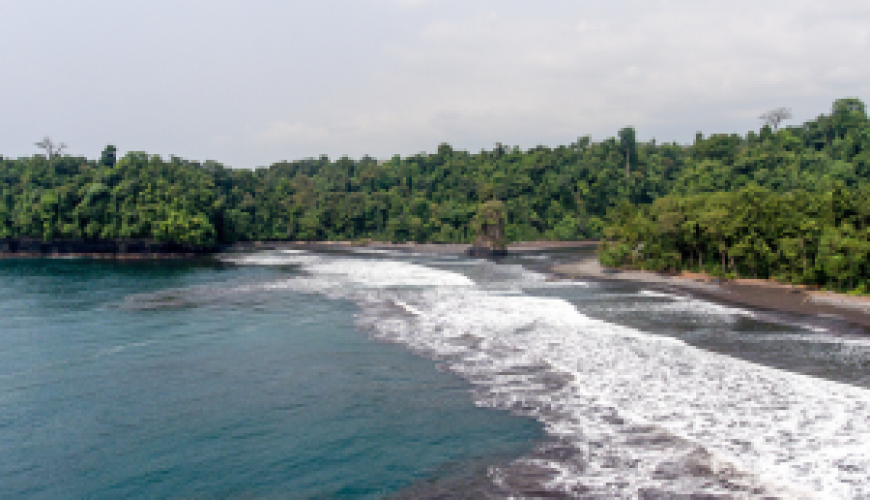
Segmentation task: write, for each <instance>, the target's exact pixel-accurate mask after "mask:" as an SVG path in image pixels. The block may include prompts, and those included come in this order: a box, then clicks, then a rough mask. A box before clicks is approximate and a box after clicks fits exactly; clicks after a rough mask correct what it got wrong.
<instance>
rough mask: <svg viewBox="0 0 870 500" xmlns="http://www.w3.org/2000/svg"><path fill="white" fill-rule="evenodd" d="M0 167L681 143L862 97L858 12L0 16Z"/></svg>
mask: <svg viewBox="0 0 870 500" xmlns="http://www.w3.org/2000/svg"><path fill="white" fill-rule="evenodd" d="M0 19H2V20H3V22H2V24H0V155H3V156H5V157H12V158H16V157H21V156H30V155H32V154H35V153H38V152H39V151H40V150H39V149H38V148H37V147H36V146H35V145H34V143H35V142H38V141H39V140H41V139H42V138H43V137H45V136H49V137H51V138H52V139H53V140H54V141H56V142H63V143H65V144H67V146H68V147H67V150H66V152H67V153H70V154H74V155H83V156H87V157H90V158H94V157H98V156H99V154H100V151H102V149H103V147H104V146H105V145H106V144H114V145H116V146H117V147H118V149H119V151H120V152H126V151H146V152H148V153H152V154H159V155H162V156H164V157H168V156H169V155H175V156H180V157H183V158H188V159H191V160H198V161H205V160H216V161H218V162H220V163H223V164H224V165H227V166H231V167H241V168H253V167H257V166H267V165H270V164H272V163H274V162H277V161H281V160H294V159H300V158H306V157H319V156H320V155H323V154H325V155H329V156H330V158H338V157H340V156H344V155H347V156H350V157H352V158H359V157H361V156H363V155H366V154H367V155H370V156H373V157H375V158H390V157H392V156H393V155H396V154H399V155H402V156H408V155H413V154H416V153H419V152H432V151H434V150H436V149H437V147H438V144H440V143H444V142H446V143H449V144H451V145H452V146H453V147H454V148H456V149H464V150H468V151H472V152H477V151H480V150H481V149H492V148H493V147H494V145H495V143H497V142H501V143H503V144H506V145H510V146H519V147H520V148H522V149H528V148H532V147H535V146H538V145H546V146H551V147H554V146H558V145H561V144H569V143H571V142H573V141H575V140H576V139H577V138H578V137H581V136H585V135H589V136H591V137H592V140H593V141H600V140H603V139H606V138H607V137H612V136H615V135H616V134H617V132H618V130H619V129H620V128H622V127H625V126H633V127H635V128H636V130H637V137H638V139H639V140H643V141H648V140H651V139H656V140H657V141H658V142H672V141H675V142H678V143H683V144H689V143H691V142H692V141H693V140H694V137H695V134H696V132H698V131H701V132H704V133H705V134H711V133H739V134H741V135H742V134H745V133H746V132H747V131H749V130H758V129H759V127H760V126H761V121H760V120H759V119H758V116H759V115H760V114H762V113H763V112H765V111H768V110H770V109H774V108H778V107H789V108H791V110H792V113H793V119H792V120H789V121H787V122H785V123H784V125H798V124H800V123H803V122H804V121H807V120H811V119H813V118H815V117H817V116H818V115H820V114H823V113H829V112H830V109H831V103H832V102H833V101H834V100H835V99H838V98H843V97H858V98H860V99H862V100H864V101H865V102H866V101H867V99H868V97H870V64H867V58H868V55H870V2H868V1H866V0H855V1H853V0H841V1H838V0H830V1H827V2H820V1H818V0H814V1H805V0H788V1H781V0H764V1H758V0H753V1H746V0H730V1H699V0H694V1H690V0H671V1H667V0H640V1H636V0H622V1H620V2H610V1H584V0H534V1H532V0H525V1H521V0H474V1H468V0H464V1H454V0H310V1H305V0H298V1H282V0H245V1H241V0H239V1H226V0H171V1H170V0H124V1H117V0H77V1H75V2H70V1H67V0H3V1H2V2H0Z"/></svg>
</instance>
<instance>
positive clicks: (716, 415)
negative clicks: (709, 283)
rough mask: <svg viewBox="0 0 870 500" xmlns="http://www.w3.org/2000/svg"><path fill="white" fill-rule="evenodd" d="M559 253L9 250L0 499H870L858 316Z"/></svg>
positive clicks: (866, 381)
mask: <svg viewBox="0 0 870 500" xmlns="http://www.w3.org/2000/svg"><path fill="white" fill-rule="evenodd" d="M553 258H557V256H556V255H551V254H547V253H535V254H524V255H520V256H518V257H513V258H510V259H506V260H502V261H499V262H490V261H486V260H470V259H465V258H461V257H457V256H449V255H447V256H433V255H420V254H413V253H407V252H405V253H403V252H389V251H387V252H371V251H365V250H364V251H342V252H335V251H331V252H323V251H321V252H313V251H308V250H304V249H293V250H275V251H266V252H256V253H248V254H238V255H229V256H223V257H222V258H221V260H220V262H217V263H211V264H199V265H194V264H105V263H95V262H57V261H31V262H21V261H19V262H6V263H2V264H0V266H2V267H0V308H2V311H0V314H2V317H3V318H4V319H3V323H2V326H0V345H2V346H3V348H2V350H0V352H2V354H0V367H2V368H0V370H2V371H0V398H2V399H0V404H2V413H0V447H2V449H3V450H4V451H5V450H8V451H9V453H4V454H3V456H2V458H0V493H2V495H0V496H4V497H5V496H19V497H21V496H34V497H40V496H41V497H45V498H58V497H69V498H74V497H82V496H89V497H94V496H96V497H100V496H103V497H105V496H158V497H163V496H174V497H190V496H201V497H202V496H204V497H215V496H218V497H220V496H225V497H226V496H229V497H232V496H249V497H251V496H253V497H264V496H274V497H299V498H308V497H336V496H339V497H382V496H390V495H396V496H400V497H407V498H425V497H456V496H459V497H461V496H465V497H486V496H490V497H496V498H499V497H508V496H543V495H547V496H565V497H583V498H680V497H688V496H689V495H698V494H701V495H708V497H715V498H868V497H870V390H868V386H870V378H868V371H870V342H868V340H867V338H868V337H867V336H866V332H862V331H858V330H854V329H851V330H850V329H846V328H841V326H842V325H839V324H838V323H836V322H827V323H820V322H819V321H818V320H814V319H812V318H801V317H786V316H782V315H779V316H776V315H771V314H769V313H765V312H762V311H752V310H747V309H741V308H735V307H731V306H727V305H722V304H715V303H711V302H708V301H703V300H699V299H695V298H692V297H690V296H686V295H684V294H681V293H674V292H667V291H666V292H662V291H661V290H652V289H648V288H645V287H644V286H642V285H636V284H624V283H623V284H607V283H590V282H579V281H552V280H550V279H548V277H547V276H545V275H544V274H542V273H541V272H538V271H536V269H538V270H540V269H541V268H542V266H544V265H545V264H544V263H545V261H547V260H548V259H553Z"/></svg>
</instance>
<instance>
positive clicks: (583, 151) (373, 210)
mask: <svg viewBox="0 0 870 500" xmlns="http://www.w3.org/2000/svg"><path fill="white" fill-rule="evenodd" d="M778 125H779V121H778V120H773V121H769V122H768V123H767V124H765V125H764V126H763V127H762V128H761V129H760V130H759V131H750V132H748V133H746V134H745V135H739V134H712V135H704V134H702V133H698V134H697V135H696V137H695V140H694V142H693V143H692V144H690V145H685V144H678V143H675V142H672V143H667V142H663V143H657V142H656V141H655V140H651V141H649V142H639V141H637V140H636V132H635V130H634V128H632V127H626V128H623V129H622V130H619V131H618V132H617V134H616V135H615V136H614V137H611V138H607V139H605V140H603V141H600V142H593V141H592V140H591V139H590V138H589V137H588V136H586V137H580V138H579V139H577V140H576V141H575V142H572V143H570V144H566V145H562V146H557V147H546V146H538V147H534V148H531V149H528V150H521V149H520V148H519V147H515V146H513V147H512V146H507V145H502V144H496V145H495V147H494V148H493V149H491V150H482V151H480V152H477V153H472V152H468V151H463V150H456V149H454V148H452V147H451V146H450V145H449V144H441V145H439V146H437V148H436V149H435V150H434V151H432V152H429V153H420V154H416V155H412V156H406V157H401V156H399V155H396V156H394V157H393V158H391V159H389V160H383V159H375V158H371V157H362V158H359V159H352V158H348V157H341V158H338V159H330V158H329V157H327V156H321V157H319V158H306V159H300V160H296V161H281V162H277V163H274V164H272V165H270V166H268V167H261V168H256V169H234V168H230V167H228V166H224V165H222V164H220V163H217V162H214V161H205V162H198V161H192V160H187V159H183V158H178V157H175V156H170V157H168V158H167V157H162V156H160V155H155V154H148V153H145V152H130V153H127V154H126V155H124V156H123V157H120V158H118V157H117V154H116V152H117V149H116V147H115V146H113V145H109V146H107V147H106V148H105V149H104V150H103V152H102V154H101V155H100V156H99V158H96V159H88V158H84V157H77V156H72V155H65V154H61V151H60V150H59V149H58V148H53V147H51V146H52V144H51V143H50V142H49V141H48V140H46V141H44V142H43V143H40V144H39V145H40V146H43V147H44V146H48V147H46V148H45V149H46V152H45V154H36V155H33V156H31V157H27V158H17V159H12V158H3V157H0V240H14V239H40V240H44V241H51V240H74V241H88V240H151V241H163V242H175V243H180V244H184V245H190V246H196V247H206V248H218V247H221V246H223V245H227V244H232V243H236V242H244V241H260V240H281V241H327V240H344V241H362V240H378V241H392V242H435V243H450V242H465V243H467V242H471V241H473V240H474V238H475V229H474V228H475V220H476V219H475V218H476V216H477V215H478V213H479V212H480V211H481V210H483V209H484V208H483V207H488V208H487V210H489V209H491V208H492V207H493V206H497V207H499V209H500V210H502V211H503V213H504V220H505V227H504V237H505V238H506V239H507V241H509V242H512V241H530V240H566V241H567V240H582V239H598V240H600V241H601V244H600V251H599V256H600V259H601V261H602V263H603V264H605V265H607V266H612V267H631V268H637V269H648V270H658V271H682V270H690V271H701V272H706V273H709V274H713V275H716V276H723V277H725V276H744V277H758V278H775V279H778V280H782V281H788V282H793V283H804V284H810V285H819V286H824V287H826V288H831V289H836V290H841V291H855V292H856V293H868V292H870V242H868V240H870V201H868V200H870V123H868V119H867V113H866V108H865V105H864V104H863V103H862V102H861V101H860V100H858V99H855V98H846V99H840V100H837V101H835V102H834V103H833V106H832V108H831V109H830V110H829V111H828V112H827V113H824V114H821V115H820V116H818V118H816V119H814V120H811V121H808V122H806V123H804V124H802V125H795V126H784V127H779V126H778Z"/></svg>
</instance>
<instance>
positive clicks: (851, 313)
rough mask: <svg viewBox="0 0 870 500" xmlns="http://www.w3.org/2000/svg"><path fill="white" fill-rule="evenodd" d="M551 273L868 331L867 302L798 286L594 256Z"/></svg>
mask: <svg viewBox="0 0 870 500" xmlns="http://www.w3.org/2000/svg"><path fill="white" fill-rule="evenodd" d="M551 272H552V273H553V274H555V275H556V276H558V277H561V278H568V279H591V280H603V281H611V280H613V281H634V282H640V283H648V284H650V285H652V286H653V287H655V288H666V289H667V288H670V289H678V290H683V291H687V292H690V293H692V294H695V295H697V296H699V297H703V298H708V299H713V300H715V301H719V302H724V303H728V304H733V305H741V306H749V307H753V308H759V309H765V310H769V311H775V312H786V313H791V314H800V315H809V316H819V317H824V318H828V319H836V320H842V321H846V322H849V323H852V324H854V325H858V326H861V327H865V328H866V327H870V299H868V298H866V297H852V296H848V295H845V294H839V293H833V292H824V291H815V290H809V289H806V288H805V287H801V286H797V285H788V284H782V283H777V282H773V281H767V280H754V279H735V280H716V279H715V278H710V277H707V276H704V275H701V274H690V273H684V274H681V275H668V274H664V273H655V272H650V271H634V270H615V269H605V268H603V267H602V266H601V264H600V263H599V262H598V259H597V257H594V256H593V257H587V258H583V259H580V260H577V261H574V262H569V263H562V264H556V265H554V266H553V267H552V268H551Z"/></svg>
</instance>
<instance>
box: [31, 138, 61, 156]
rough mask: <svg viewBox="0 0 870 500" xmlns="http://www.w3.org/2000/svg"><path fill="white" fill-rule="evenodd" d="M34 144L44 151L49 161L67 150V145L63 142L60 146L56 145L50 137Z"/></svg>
mask: <svg viewBox="0 0 870 500" xmlns="http://www.w3.org/2000/svg"><path fill="white" fill-rule="evenodd" d="M34 144H35V145H37V146H39V147H40V148H42V149H44V150H45V154H46V156H48V158H49V159H51V158H55V157H57V156H60V153H61V151H63V150H64V149H66V144H64V143H62V142H61V143H59V144H55V143H54V142H52V140H51V138H50V137H48V136H45V138H44V139H42V140H41V141H40V142H36V143H34Z"/></svg>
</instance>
